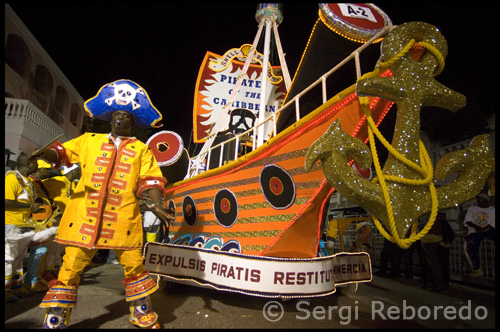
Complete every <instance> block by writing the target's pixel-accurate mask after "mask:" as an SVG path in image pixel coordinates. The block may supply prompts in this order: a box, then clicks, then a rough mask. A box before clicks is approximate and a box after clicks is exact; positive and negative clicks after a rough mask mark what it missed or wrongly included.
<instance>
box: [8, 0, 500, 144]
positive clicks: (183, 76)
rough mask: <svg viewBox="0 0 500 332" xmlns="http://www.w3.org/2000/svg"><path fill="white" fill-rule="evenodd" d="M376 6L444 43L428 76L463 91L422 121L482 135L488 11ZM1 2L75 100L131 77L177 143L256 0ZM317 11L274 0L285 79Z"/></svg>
mask: <svg viewBox="0 0 500 332" xmlns="http://www.w3.org/2000/svg"><path fill="white" fill-rule="evenodd" d="M376 5H377V6H379V7H380V8H381V9H382V10H383V11H384V12H385V13H387V14H388V15H389V17H390V18H391V20H392V22H393V24H394V25H399V24H402V23H405V22H409V21H424V22H427V23H431V24H433V25H435V26H436V27H438V28H439V29H440V31H441V32H442V33H443V35H444V36H445V38H446V39H447V41H448V47H449V54H448V58H447V59H446V66H445V69H444V72H443V73H442V74H441V75H439V76H438V77H437V78H436V79H437V80H438V81H439V82H441V83H443V84H445V85H446V86H448V87H450V88H452V89H454V90H456V91H458V92H461V93H463V94H465V95H466V97H467V99H468V104H467V106H466V108H465V109H463V110H461V111H458V112H457V113H452V112H449V111H446V110H435V109H432V110H428V111H423V112H422V129H423V130H426V131H427V132H428V133H429V136H430V137H431V138H432V139H436V140H444V141H445V143H446V141H448V140H450V141H451V142H453V141H458V140H461V139H465V138H469V137H472V135H476V134H480V133H482V131H481V130H482V129H481V126H482V125H484V124H485V121H486V120H487V119H488V117H489V116H490V115H491V114H492V113H493V112H494V110H493V96H494V94H493V88H494V84H493V77H494V62H493V61H494V60H495V59H494V58H493V49H494V45H495V43H494V40H493V38H494V37H493V34H494V31H495V30H494V29H493V20H494V19H493V10H492V9H485V8H484V6H479V5H478V6H473V5H466V4H460V5H455V4H453V5H452V4H450V3H443V4H438V3H413V2H410V3H403V2H399V3H376ZM10 6H11V7H12V8H13V10H14V11H15V12H16V14H17V15H18V16H19V17H20V18H21V20H22V21H23V22H24V24H25V25H26V26H27V27H28V29H29V30H30V31H31V33H32V34H33V35H34V36H35V38H36V39H37V40H38V41H39V42H40V44H41V45H42V47H43V48H44V49H45V50H46V52H47V53H48V54H49V55H50V57H51V58H52V59H53V60H54V62H55V63H56V64H57V65H58V66H59V68H60V69H61V70H62V72H63V73H64V74H65V75H66V77H67V78H68V80H69V81H70V82H71V83H72V84H73V86H74V87H75V88H76V90H77V91H78V92H79V93H80V94H81V96H82V98H83V99H84V100H87V99H89V98H91V97H93V96H94V95H95V94H96V93H97V91H98V90H99V88H100V87H101V86H102V85H104V84H106V83H109V82H112V81H115V80H117V79H130V80H133V81H135V82H137V83H138V84H140V85H141V86H142V87H143V88H145V89H146V91H147V92H148V94H149V96H150V98H151V100H152V102H153V104H154V105H155V106H156V108H157V109H158V110H159V111H160V112H161V113H162V114H163V120H162V123H163V124H164V125H163V127H162V128H161V129H162V130H172V131H175V132H177V133H179V134H180V135H181V136H182V138H183V140H184V144H185V146H186V147H187V145H188V143H189V141H190V136H191V128H192V107H193V96H194V91H195V83H196V79H197V75H198V71H199V68H200V65H201V62H202V60H203V57H204V56H205V53H206V52H207V51H211V52H214V53H217V54H223V53H224V52H225V51H227V50H229V49H231V48H236V47H240V46H241V45H243V44H251V43H252V41H253V39H254V38H255V35H256V33H257V28H258V23H257V22H256V20H255V11H256V8H257V3H236V2H235V3H225V4H224V3H222V4H207V3H203V4H198V3H188V4H186V5H182V4H179V3H177V2H174V4H141V3H140V2H135V3H133V4H131V3H124V4H69V3H64V4H42V3H37V4H26V3H19V2H16V3H12V4H10ZM317 12H318V5H317V4H316V3H306V4H300V3H294V4H291V3H290V4H289V3H285V4H284V7H283V17H284V20H283V23H282V24H281V25H280V26H279V28H278V31H279V34H280V39H281V43H282V46H283V49H284V52H285V53H286V59H287V65H288V68H289V71H290V75H291V76H292V77H293V75H294V73H295V70H296V68H297V65H298V63H299V60H300V57H301V55H302V52H303V50H304V48H305V46H306V42H307V40H308V37H309V34H310V32H311V30H312V27H313V25H314V22H315V21H316V20H317V17H318V14H317ZM476 123H477V124H478V125H477V126H476V125H475V124H476ZM477 127H479V128H477ZM465 136H467V137H465Z"/></svg>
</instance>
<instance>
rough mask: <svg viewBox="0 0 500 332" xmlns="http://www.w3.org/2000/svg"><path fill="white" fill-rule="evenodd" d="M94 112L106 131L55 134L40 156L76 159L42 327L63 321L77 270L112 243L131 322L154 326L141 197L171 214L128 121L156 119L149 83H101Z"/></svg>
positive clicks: (56, 162)
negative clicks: (68, 136) (64, 138)
mask: <svg viewBox="0 0 500 332" xmlns="http://www.w3.org/2000/svg"><path fill="white" fill-rule="evenodd" d="M84 106H85V111H86V112H87V113H88V114H89V115H90V116H91V117H95V118H97V119H102V120H106V121H110V122H111V133H109V134H97V133H85V134H83V135H81V136H79V137H77V138H75V139H72V140H70V141H68V142H65V143H64V144H61V143H59V142H56V143H54V144H52V145H51V146H49V147H48V148H47V149H44V150H43V151H42V152H41V153H40V154H39V157H41V158H43V159H45V160H47V161H48V162H50V163H52V166H53V167H54V168H56V169H58V168H59V167H61V166H70V165H71V164H73V163H80V165H81V180H80V182H79V183H78V185H77V187H76V188H75V191H74V193H73V195H72V196H71V198H70V200H69V202H68V205H67V207H66V210H65V211H64V215H63V217H62V219H61V222H60V225H59V229H58V232H57V233H56V238H55V241H57V242H58V243H61V244H64V245H66V253H65V255H64V257H63V265H62V267H61V269H60V271H59V275H58V278H57V280H53V281H51V282H50V283H49V290H48V291H47V294H46V295H45V297H44V298H43V300H42V303H41V304H40V307H42V308H48V309H47V313H46V315H45V320H44V323H43V327H44V328H47V329H53V328H66V327H67V326H68V323H69V317H70V314H71V310H72V308H74V307H76V302H77V291H78V285H79V283H80V276H81V274H82V272H83V270H84V268H85V267H86V266H87V264H89V263H90V262H91V260H92V257H93V256H94V255H95V254H96V252H97V250H98V249H113V250H114V251H115V253H116V256H117V258H118V260H119V261H120V264H121V265H123V269H124V273H125V278H124V279H123V281H122V283H123V285H124V286H125V296H126V301H128V302H130V312H131V315H130V322H131V323H132V324H134V325H136V326H139V327H142V328H159V324H158V322H157V320H158V315H157V314H156V313H155V312H154V311H153V309H152V307H151V303H150V300H149V295H150V294H152V293H153V292H154V291H156V290H157V289H158V285H157V284H156V282H155V281H154V280H153V278H151V276H149V274H148V272H147V271H145V270H144V264H143V256H142V251H141V249H142V245H143V234H142V232H143V229H142V220H141V214H140V210H139V204H138V202H137V199H138V198H148V199H150V200H151V201H152V202H153V204H151V205H150V208H153V209H154V211H155V212H156V213H157V215H158V216H160V217H161V218H162V219H163V220H164V221H165V222H166V223H167V225H169V226H170V225H171V223H173V220H174V217H173V215H172V214H169V213H167V212H166V211H165V210H164V209H163V205H162V196H163V193H164V192H165V184H166V179H165V178H164V177H163V175H162V172H161V170H160V168H159V166H158V164H157V162H156V159H155V158H154V156H153V153H152V152H151V151H150V150H149V148H148V146H147V145H146V144H144V143H142V142H141V141H139V140H137V139H136V138H134V137H130V134H131V129H132V126H133V125H136V126H140V127H145V128H147V127H155V128H157V127H159V126H161V124H158V125H157V123H158V121H159V120H161V118H162V116H161V114H160V113H159V112H158V110H157V109H156V108H155V107H154V106H153V104H152V103H151V101H150V99H149V97H148V95H147V93H146V91H145V90H144V89H143V88H142V87H140V86H139V85H138V84H136V83H135V82H132V81H130V80H118V81H115V82H112V83H109V84H106V85H104V86H103V87H102V88H101V89H100V90H99V92H98V93H97V95H96V96H95V97H93V98H91V99H89V100H87V101H86V102H85V104H84Z"/></svg>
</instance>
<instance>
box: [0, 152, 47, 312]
mask: <svg viewBox="0 0 500 332" xmlns="http://www.w3.org/2000/svg"><path fill="white" fill-rule="evenodd" d="M37 169H38V165H37V163H36V161H35V160H30V158H29V156H28V155H27V154H26V153H24V152H23V153H21V154H20V155H19V157H18V158H17V169H16V170H13V171H8V172H7V174H6V175H5V302H14V301H16V300H17V296H19V295H22V294H20V293H19V292H18V291H19V289H18V288H19V287H20V286H21V284H22V283H23V281H24V280H23V279H24V273H23V264H22V263H23V258H24V257H25V256H26V253H27V246H28V243H29V242H30V241H31V239H32V238H33V236H34V235H35V232H34V229H35V225H34V224H33V223H32V221H31V220H30V216H31V214H32V212H38V211H40V210H41V209H40V203H37V202H35V189H34V187H33V183H32V182H31V180H30V179H29V175H31V174H33V173H34V172H36V171H37ZM29 268H30V267H28V269H29ZM16 292H18V294H16Z"/></svg>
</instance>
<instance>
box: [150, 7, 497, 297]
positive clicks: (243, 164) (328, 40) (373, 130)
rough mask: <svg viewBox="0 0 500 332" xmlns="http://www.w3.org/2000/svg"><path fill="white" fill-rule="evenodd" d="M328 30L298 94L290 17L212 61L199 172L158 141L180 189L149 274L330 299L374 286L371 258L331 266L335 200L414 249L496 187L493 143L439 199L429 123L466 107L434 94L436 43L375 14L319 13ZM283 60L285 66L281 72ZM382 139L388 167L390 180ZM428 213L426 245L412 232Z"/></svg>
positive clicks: (311, 44)
mask: <svg viewBox="0 0 500 332" xmlns="http://www.w3.org/2000/svg"><path fill="white" fill-rule="evenodd" d="M318 15H319V18H318V20H317V21H316V24H315V25H314V27H313V30H312V33H311V35H310V38H309V41H308V44H307V46H306V48H305V51H304V53H303V55H302V59H301V62H300V64H299V67H298V69H297V71H296V73H295V75H294V79H293V81H292V80H291V79H290V76H289V74H288V69H287V67H286V63H285V61H284V55H283V51H282V48H281V44H280V40H279V35H278V32H277V26H278V25H279V24H280V23H281V21H282V14H281V11H280V6H279V5H276V4H261V5H259V7H258V9H257V13H256V19H257V22H258V23H259V25H258V31H257V34H256V37H255V39H254V42H253V44H251V45H250V44H244V45H243V46H241V47H240V48H235V49H231V50H229V51H227V52H226V53H225V54H224V55H222V56H219V55H217V54H214V53H211V52H207V54H206V56H205V59H204V61H203V64H202V66H201V69H200V73H199V76H198V82H197V87H196V92H195V100H194V114H193V118H194V119H193V120H194V134H193V136H194V139H195V141H196V142H201V143H204V144H203V147H202V149H201V151H200V153H199V154H198V155H196V156H194V157H192V158H189V156H188V153H187V151H186V149H185V148H184V146H183V142H182V139H181V138H180V136H178V135H177V134H175V133H173V132H169V131H162V132H159V133H156V134H155V135H153V136H152V137H151V138H150V139H149V140H148V145H149V146H150V147H151V149H152V150H153V153H154V154H155V156H156V159H157V160H158V163H159V165H160V167H161V168H162V170H163V171H164V175H165V177H166V178H167V180H168V181H169V184H168V185H167V188H166V189H167V195H166V201H165V206H166V207H168V208H170V209H171V210H173V211H175V223H174V225H173V226H172V227H171V228H170V229H169V233H168V240H167V241H164V243H154V242H153V243H148V244H146V246H145V250H144V252H145V257H146V259H145V265H146V269H148V270H149V271H150V272H151V273H154V274H158V275H160V276H162V277H165V278H167V279H168V280H169V281H173V282H177V283H188V284H193V285H197V286H200V287H212V288H215V289H218V290H224V291H231V292H239V293H243V294H249V295H255V296H264V297H281V298H300V297H314V296H324V295H327V294H331V293H333V292H335V286H336V285H339V284H345V283H353V282H368V281H370V280H371V262H370V257H369V255H368V254H367V253H339V254H336V255H334V256H322V255H321V253H320V249H319V245H320V239H321V235H322V231H323V230H322V225H323V221H324V219H325V213H328V210H327V208H326V207H327V206H328V202H329V199H330V196H331V194H332V193H333V192H334V191H335V190H337V191H338V192H339V193H340V194H342V195H343V196H345V197H346V198H347V199H349V200H350V201H352V202H354V203H356V204H358V205H360V206H362V207H364V208H365V209H366V210H367V211H369V212H370V213H371V214H372V215H373V219H374V221H375V225H376V226H377V228H378V229H379V231H380V232H381V233H382V234H383V235H384V236H385V237H386V238H388V239H389V240H391V241H393V242H396V243H397V244H398V245H399V246H401V247H403V248H404V247H408V245H410V244H411V242H413V241H416V240H418V239H419V238H421V237H422V236H423V235H424V234H425V233H426V232H427V231H428V230H429V229H430V227H431V226H432V223H433V220H434V219H435V215H436V213H437V209H438V207H439V208H447V207H451V206H453V205H455V204H457V203H460V202H464V201H466V200H468V199H471V198H472V197H474V196H475V195H476V194H477V193H478V192H479V191H480V190H481V189H482V187H483V185H484V183H485V182H486V179H487V178H489V179H492V177H491V174H492V172H493V170H494V159H493V156H492V153H491V151H490V150H489V148H488V141H487V139H486V137H485V135H483V136H479V137H477V138H476V139H474V140H473V143H471V146H470V147H469V148H467V149H466V150H464V151H456V152H453V153H450V154H449V155H447V156H445V157H443V158H442V160H441V161H440V162H439V163H438V165H437V166H436V170H435V175H436V178H438V177H440V178H443V179H444V178H446V177H448V176H449V174H451V173H453V172H458V174H459V175H458V176H457V177H456V179H455V180H453V181H451V182H450V183H449V184H448V185H446V186H444V187H441V188H435V187H434V185H433V181H434V171H433V169H432V164H431V163H430V160H429V157H428V155H427V153H426V151H425V147H424V146H423V144H422V143H421V141H420V139H419V126H420V125H419V123H420V122H419V121H420V109H421V107H422V106H439V107H443V108H446V109H449V110H452V111H456V110H458V109H460V108H462V107H463V106H464V105H465V97H464V96H462V95H461V94H459V93H457V92H454V91H452V90H451V89H449V88H447V87H445V86H443V85H441V84H440V83H438V82H437V81H436V80H435V79H434V76H435V75H436V74H437V73H439V72H440V71H441V70H442V69H443V66H444V59H445V57H446V55H447V44H446V40H445V39H444V37H443V36H442V35H441V33H440V32H439V31H438V30H437V29H436V28H435V27H433V26H431V25H429V24H427V23H422V22H411V23H406V24H403V25H401V26H393V25H392V23H391V20H390V19H389V17H388V16H387V15H386V14H385V13H384V12H383V11H382V10H381V9H380V8H378V7H377V6H375V5H371V4H337V3H334V4H319V10H318ZM262 32H263V33H262ZM271 35H273V37H274V38H272V37H271ZM261 36H263V40H264V43H263V45H264V50H263V51H262V53H260V52H257V46H258V44H259V41H261V40H262V38H261ZM271 41H273V42H271ZM380 43H381V44H380ZM271 45H272V46H274V47H275V48H276V49H277V51H278V57H279V62H280V66H276V65H275V64H274V65H272V64H270V63H269V61H270V56H269V54H270V48H271ZM387 112H397V119H396V124H395V131H394V137H393V140H392V144H391V143H389V142H387V141H386V140H385V139H384V138H383V137H380V133H379V131H378V130H377V126H378V124H379V123H380V122H381V121H382V120H383V119H384V117H385V115H386V114H387ZM374 135H377V136H378V137H379V139H380V140H381V141H382V142H383V143H384V144H385V145H386V147H387V148H388V149H389V152H390V154H389V157H388V158H387V162H386V163H385V165H384V166H383V168H382V167H381V166H380V165H379V164H380V162H379V160H378V156H377V153H376V149H375V147H374V144H373V142H374V140H375V137H374ZM370 145H371V147H370ZM318 161H319V162H318ZM372 163H373V168H374V169H375V172H374V174H372ZM479 164H480V165H479ZM485 164H486V166H485ZM427 212H429V213H430V215H431V217H430V221H429V223H428V224H427V226H426V227H425V228H424V229H423V230H422V231H421V232H419V233H417V232H416V230H415V227H413V226H414V225H415V224H416V221H417V220H418V218H419V217H420V216H421V215H423V214H424V213H427ZM408 232H409V234H410V235H409V236H406V237H405V235H406V234H408Z"/></svg>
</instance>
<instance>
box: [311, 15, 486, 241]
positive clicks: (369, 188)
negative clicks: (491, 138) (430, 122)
mask: <svg viewBox="0 0 500 332" xmlns="http://www.w3.org/2000/svg"><path fill="white" fill-rule="evenodd" d="M408 45H410V46H411V49H410V47H408ZM406 47H408V49H409V51H408V52H407V53H404V54H402V53H401V51H402V50H403V49H405V48H406ZM447 52H448V45H447V42H446V40H445V38H444V37H443V35H442V34H441V33H440V32H439V31H438V29H437V28H436V27H434V26H432V25H430V24H428V23H423V22H410V23H406V24H403V25H400V26H398V27H396V28H394V29H393V30H392V31H391V32H390V33H389V34H388V35H387V36H386V37H385V39H384V41H383V42H382V57H381V61H382V62H385V63H382V64H383V65H385V66H388V68H389V69H390V70H391V72H392V74H393V77H369V76H374V75H365V76H364V77H362V78H361V79H360V80H359V81H358V83H357V88H356V92H357V94H358V95H359V96H378V97H382V98H384V99H387V100H390V101H393V102H395V103H396V105H397V119H396V124H395V130H394V136H393V139H392V143H391V144H390V146H389V143H388V142H387V141H386V143H387V145H386V147H387V148H388V149H389V152H390V153H389V156H388V158H387V161H386V163H385V165H384V166H383V169H381V170H380V171H379V172H377V177H376V178H375V179H374V180H373V181H368V180H366V179H363V178H361V177H360V176H359V175H358V174H356V173H355V171H354V170H353V169H352V168H351V167H349V164H348V161H349V160H351V159H354V161H355V162H356V163H357V164H358V165H359V166H360V167H362V168H368V167H371V164H372V161H373V162H374V163H376V162H377V161H378V157H377V155H376V151H373V149H372V151H370V149H369V148H368V147H367V146H366V145H365V144H364V143H363V142H361V141H360V140H358V139H355V138H353V137H352V136H350V135H348V134H347V133H345V132H344V131H343V130H342V129H341V127H340V123H339V122H338V121H336V122H335V123H333V124H332V125H331V127H330V128H329V129H328V130H327V132H326V133H325V134H324V135H323V136H322V137H320V138H319V139H318V140H317V141H316V142H315V143H314V144H313V145H312V146H311V147H310V149H309V150H308V152H307V155H306V160H305V163H306V169H310V168H312V167H313V165H314V164H315V163H316V162H317V161H318V160H320V161H321V165H322V167H323V173H324V174H325V177H326V179H327V180H328V181H329V183H330V184H331V185H332V186H333V188H335V189H336V190H337V191H338V192H339V193H340V194H341V195H342V196H344V197H345V198H347V199H348V200H349V201H351V202H353V203H355V204H357V205H360V206H362V207H363V208H365V209H366V210H367V211H369V212H370V213H372V215H373V216H374V217H375V218H377V219H379V220H380V221H381V222H382V224H383V225H384V226H385V230H386V231H388V232H389V233H390V234H391V235H392V237H391V236H386V235H384V236H386V237H387V238H388V239H389V240H391V241H393V242H396V243H397V244H398V245H399V246H400V247H403V248H404V247H408V246H409V242H408V241H406V242H405V241H403V239H404V238H405V237H406V236H407V234H409V230H410V227H411V226H412V225H414V224H416V222H418V219H419V217H421V216H422V215H424V214H425V213H428V212H431V216H432V214H434V215H435V214H436V213H437V210H438V209H446V208H450V207H453V206H456V205H457V204H460V203H463V202H465V201H467V200H469V199H471V198H473V197H474V196H475V195H476V194H478V193H479V192H480V191H481V190H482V188H483V186H484V184H485V182H486V181H487V179H490V180H489V181H490V182H492V183H494V180H491V179H492V173H493V172H494V167H495V166H494V164H495V162H494V157H493V154H492V152H491V150H490V149H489V147H488V139H487V135H481V136H478V137H476V138H475V139H474V140H473V142H472V143H471V145H470V147H468V148H467V149H465V150H462V151H455V152H453V153H450V154H448V155H446V156H444V157H443V158H442V159H441V160H440V161H439V163H438V164H437V166H436V178H437V179H444V178H446V177H447V176H448V175H450V174H452V173H456V172H458V176H457V178H456V179H455V180H453V181H452V182H450V183H448V184H447V185H445V186H442V187H439V188H435V187H434V183H433V170H432V164H431V163H430V158H429V157H428V154H427V151H425V147H424V146H423V143H422V142H421V140H420V111H421V109H422V107H423V106H435V107H442V108H445V109H447V110H450V111H457V110H459V109H460V108H462V107H464V106H465V103H466V99H465V96H463V95H462V94H460V93H458V92H455V91H453V90H451V89H449V88H447V87H446V86H444V85H442V84H441V83H439V82H437V81H436V80H435V79H434V76H435V75H436V74H438V73H439V72H441V71H442V69H443V68H444V59H445V58H446V56H447ZM401 55H402V56H401ZM413 57H416V58H417V59H414V58H413ZM379 65H381V64H380V63H379ZM381 66H382V65H381ZM384 70H385V68H384ZM360 101H361V98H360ZM366 109H368V113H369V106H368V105H366V107H365V114H366V113H367V112H366ZM368 117H369V114H368V115H367V118H368ZM377 137H379V136H378V135H377ZM379 139H380V137H379ZM370 144H374V143H373V139H370ZM372 152H374V153H372ZM376 168H377V167H376ZM385 198H388V199H385ZM388 201H389V202H388ZM388 206H389V208H388ZM391 217H392V218H393V219H392V220H393V221H394V223H393V224H395V225H393V224H391V222H390V220H391ZM429 224H430V222H429ZM393 226H395V227H393ZM430 226H431V225H429V227H428V228H429V229H430ZM394 228H395V229H394ZM426 228H427V226H426ZM379 230H380V229H379ZM382 231H383V229H382ZM427 231H428V229H427ZM382 234H384V233H383V232H382ZM414 235H416V234H415V232H414V231H412V233H411V237H412V238H414ZM423 235H425V233H422V234H420V233H419V234H418V236H420V238H421V237H422V236H423ZM405 240H408V239H405Z"/></svg>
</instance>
